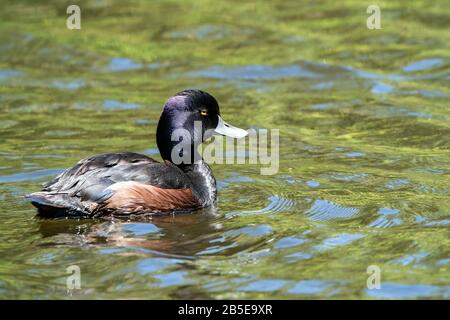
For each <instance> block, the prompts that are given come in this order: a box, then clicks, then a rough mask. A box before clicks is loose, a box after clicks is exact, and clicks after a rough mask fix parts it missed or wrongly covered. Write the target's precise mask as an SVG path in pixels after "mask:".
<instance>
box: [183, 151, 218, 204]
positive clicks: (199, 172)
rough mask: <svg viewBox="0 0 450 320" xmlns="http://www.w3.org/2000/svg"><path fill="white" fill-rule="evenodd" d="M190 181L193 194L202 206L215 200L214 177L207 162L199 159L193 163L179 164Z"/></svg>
mask: <svg viewBox="0 0 450 320" xmlns="http://www.w3.org/2000/svg"><path fill="white" fill-rule="evenodd" d="M179 167H180V168H181V170H183V171H184V172H185V173H186V175H187V176H188V177H189V178H190V180H191V182H192V189H193V192H194V195H195V196H196V197H197V199H199V200H200V202H201V204H202V205H203V206H209V205H211V204H213V203H214V202H215V201H216V196H217V187H216V179H215V178H214V175H213V174H212V171H211V168H210V167H209V166H208V164H207V163H206V162H205V161H203V160H201V161H198V162H197V163H194V164H189V165H181V166H179Z"/></svg>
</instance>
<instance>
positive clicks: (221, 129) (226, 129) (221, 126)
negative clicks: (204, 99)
mask: <svg viewBox="0 0 450 320" xmlns="http://www.w3.org/2000/svg"><path fill="white" fill-rule="evenodd" d="M218 117H219V123H218V124H217V127H216V129H215V131H216V132H217V133H218V134H222V135H224V136H227V137H232V138H237V139H239V138H243V137H245V136H246V135H248V132H247V130H244V129H241V128H236V127H233V126H232V125H230V124H228V123H226V122H225V121H223V119H222V118H221V117H220V116H218Z"/></svg>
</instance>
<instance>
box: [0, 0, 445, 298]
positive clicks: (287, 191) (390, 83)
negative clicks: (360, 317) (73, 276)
mask: <svg viewBox="0 0 450 320" xmlns="http://www.w3.org/2000/svg"><path fill="white" fill-rule="evenodd" d="M77 3H78V4H79V5H80V7H81V11H82V20H81V21H82V22H81V23H82V25H81V26H82V29H81V30H68V29H67V28H66V17H67V14H66V7H67V5H68V3H66V1H39V2H37V1H12V0H11V1H5V0H2V1H1V3H0V8H1V10H0V110H1V113H0V298H33V299H47V298H57V299H73V298H85V299H99V298H133V299H134V298H137V299H151V298H153V299H173V298H189V299H194V298H214V299H222V298H228V299H229V298H250V299H252V298H276V299H280V298H281V299H298V298H302V299H303V298H307V299H309V298H332V299H333V298H351V299H354V298H364V299H371V298H441V299H442V298H444V299H448V298H449V297H450V271H449V265H450V251H449V245H450V240H449V239H450V237H449V224H450V212H449V211H450V201H449V198H450V197H449V196H450V182H449V173H450V161H449V160H450V152H449V146H450V111H449V103H450V89H449V82H450V74H449V69H450V68H449V66H450V55H449V52H450V51H449V49H450V45H449V44H450V28H449V27H450V9H449V3H448V1H414V2H406V1H398V2H394V1H377V4H378V5H380V7H381V25H382V29H381V30H369V29H367V27H366V19H367V17H368V14H367V13H366V8H367V6H368V4H369V3H364V1H362V2H361V1H333V2H325V1H303V2H301V1H288V0H280V1H264V2H260V3H259V4H254V3H252V2H249V1H242V0H241V1H206V0H202V1H189V2H187V1H122V0H121V1H119V0H117V1H106V0H104V1H79V2H77ZM184 88H200V89H203V90H206V91H208V92H210V93H211V94H213V95H214V96H215V97H216V98H217V99H218V101H219V103H220V105H221V108H222V114H223V116H224V118H225V119H226V120H227V121H229V122H230V123H233V124H235V125H237V126H239V127H242V128H269V129H280V166H279V171H278V173H277V174H275V175H272V176H262V175H260V168H261V165H255V164H246V165H219V164H215V165H212V169H213V171H214V174H215V176H216V178H217V180H218V187H219V201H218V206H217V209H216V210H215V212H213V211H214V210H204V211H200V212H196V213H194V214H186V215H179V216H174V217H172V216H168V217H159V218H154V219H153V220H151V221H105V220H100V221H90V220H80V221H77V220H55V221H49V220H40V219H37V218H35V210H34V209H33V208H32V207H31V206H30V205H29V204H28V203H27V202H26V201H25V200H24V199H23V198H22V196H23V195H24V194H27V193H29V192H32V191H36V190H38V189H39V187H40V185H41V183H43V182H45V181H47V180H49V179H50V178H51V177H52V176H54V175H55V174H57V173H58V172H60V171H61V170H62V169H64V168H67V167H69V166H71V165H73V164H74V163H75V162H77V161H78V160H79V159H81V158H84V157H87V156H90V155H93V154H98V153H104V152H116V151H133V152H141V153H144V154H147V155H150V156H152V157H155V158H156V159H159V154H158V151H157V149H156V142H155V129H156V123H157V120H158V117H159V114H160V111H161V107H162V105H163V104H164V102H165V100H166V99H167V98H168V97H170V96H171V95H173V94H174V93H176V92H178V91H180V90H182V89H184ZM70 265H78V266H79V267H80V270H81V289H80V290H74V291H72V292H68V291H67V289H66V278H67V276H68V274H67V273H66V268H67V267H68V266H70ZM370 265H376V266H378V267H379V268H381V289H379V290H376V289H374V290H370V289H368V288H367V286H366V281H367V278H368V276H369V274H367V268H368V266H370Z"/></svg>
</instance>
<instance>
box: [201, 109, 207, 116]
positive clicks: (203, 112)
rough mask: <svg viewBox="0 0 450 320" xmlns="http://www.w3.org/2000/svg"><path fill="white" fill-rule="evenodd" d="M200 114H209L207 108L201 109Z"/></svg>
mask: <svg viewBox="0 0 450 320" xmlns="http://www.w3.org/2000/svg"><path fill="white" fill-rule="evenodd" d="M200 114H201V115H202V116H207V115H208V111H206V110H201V111H200Z"/></svg>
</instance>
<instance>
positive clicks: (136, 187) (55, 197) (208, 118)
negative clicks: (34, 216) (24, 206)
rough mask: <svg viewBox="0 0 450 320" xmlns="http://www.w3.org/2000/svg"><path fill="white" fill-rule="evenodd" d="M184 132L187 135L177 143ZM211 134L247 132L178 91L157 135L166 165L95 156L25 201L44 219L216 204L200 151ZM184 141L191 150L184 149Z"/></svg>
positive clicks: (131, 156)
mask: <svg viewBox="0 0 450 320" xmlns="http://www.w3.org/2000/svg"><path fill="white" fill-rule="evenodd" d="M199 124H200V126H199ZM180 130H181V132H185V133H186V134H187V135H186V136H183V138H180V139H178V138H176V139H174V138H173V136H174V134H175V133H177V132H178V133H179V131H180ZM200 130H201V133H200V132H199V131H200ZM213 134H221V135H226V136H230V137H233V138H242V137H244V136H246V135H247V131H246V130H243V129H239V128H236V127H233V126H231V125H229V124H227V123H226V122H225V121H224V120H223V119H222V117H221V116H220V110H219V105H218V103H217V101H216V99H215V98H214V97H213V96H211V95H210V94H208V93H206V92H204V91H201V90H194V89H190V90H185V91H182V92H179V93H177V94H176V95H175V96H173V97H171V98H170V99H169V100H167V102H166V104H165V105H164V109H163V111H162V113H161V116H160V119H159V122H158V126H157V130H156V142H157V146H158V149H159V152H160V154H161V157H162V159H163V162H158V161H156V160H154V159H152V158H150V157H147V156H145V155H142V154H137V153H132V152H120V153H108V154H101V155H96V156H93V157H90V158H87V159H83V160H81V161H79V162H78V163H77V164H76V165H75V166H74V167H72V168H69V169H67V170H65V171H64V172H62V173H61V174H60V175H58V176H57V177H55V178H54V179H53V180H51V181H50V182H48V183H46V184H44V185H43V188H42V191H40V192H35V193H31V194H29V195H27V196H26V198H27V199H29V200H30V201H31V204H33V205H34V206H35V207H37V208H38V213H39V215H41V216H44V217H80V216H83V217H98V216H104V215H118V216H120V215H134V214H154V213H164V212H177V211H185V210H192V209H197V208H202V207H208V206H210V205H212V204H214V203H215V201H216V194H217V189H216V180H215V178H214V175H213V174H212V171H211V168H210V167H209V166H208V164H207V163H206V162H205V161H204V160H203V159H202V158H201V156H200V155H199V154H198V151H197V147H198V145H199V144H201V143H202V142H203V141H204V140H206V139H208V138H210V137H211V136H212V135H213ZM187 137H190V138H189V139H187ZM173 140H175V141H173ZM181 140H183V141H184V142H185V143H186V144H185V145H184V146H187V147H185V148H183V147H181V148H180V141H181ZM180 159H183V160H182V161H181V162H180Z"/></svg>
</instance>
